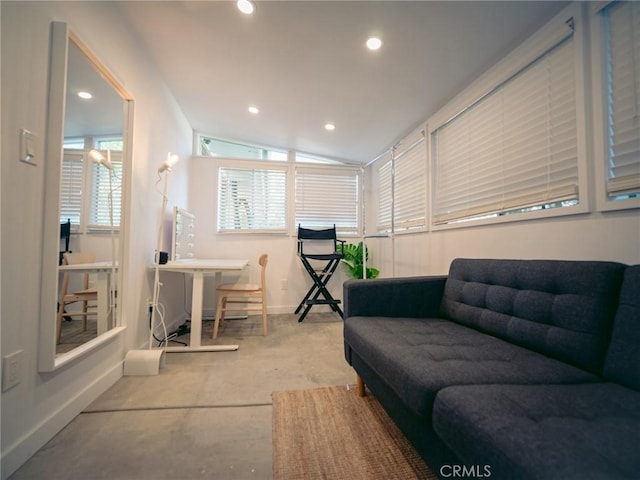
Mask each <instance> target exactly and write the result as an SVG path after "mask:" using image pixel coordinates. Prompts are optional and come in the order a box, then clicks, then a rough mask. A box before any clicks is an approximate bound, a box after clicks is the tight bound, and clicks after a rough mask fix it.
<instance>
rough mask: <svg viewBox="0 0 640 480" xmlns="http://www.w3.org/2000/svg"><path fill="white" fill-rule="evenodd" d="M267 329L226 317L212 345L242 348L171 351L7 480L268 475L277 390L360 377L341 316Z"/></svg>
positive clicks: (276, 323) (275, 319) (286, 319)
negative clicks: (350, 359)
mask: <svg viewBox="0 0 640 480" xmlns="http://www.w3.org/2000/svg"><path fill="white" fill-rule="evenodd" d="M208 323H209V324H210V323H211V322H205V324H204V326H203V330H204V331H205V332H204V334H207V331H208V332H210V331H211V330H210V328H211V326H210V325H208ZM269 327H270V330H269V335H268V336H267V337H263V336H262V328H261V322H260V319H259V317H250V318H249V319H246V320H230V321H227V322H226V323H225V325H224V330H223V329H222V327H221V331H220V335H219V338H218V339H217V340H216V343H234V344H238V345H239V350H238V351H235V352H202V353H170V354H167V358H166V364H165V367H164V368H163V369H162V370H161V371H160V375H157V376H147V377H123V378H121V379H120V380H119V381H118V382H116V384H115V385H113V386H112V387H111V388H110V389H109V390H108V391H107V392H105V393H104V394H103V395H102V396H100V397H99V398H98V399H97V400H96V401H95V402H93V403H92V404H91V405H90V406H89V407H87V409H86V410H85V411H84V412H83V413H81V414H80V415H79V416H78V417H76V418H75V419H74V420H73V421H72V422H71V423H70V424H69V425H67V427H66V428H64V429H63V430H62V431H61V432H60V433H58V435H56V436H55V437H54V438H53V439H52V440H51V441H50V442H49V443H47V444H46V445H45V446H44V447H43V448H42V449H40V450H39V451H38V452H37V453H36V454H35V455H34V456H33V457H32V458H31V459H29V461H27V462H26V463H25V464H24V465H23V466H22V467H21V468H20V469H19V470H18V471H16V472H15V473H14V474H13V475H12V476H11V477H10V479H11V480H22V479H38V480H40V479H47V480H63V479H71V480H90V479H109V480H121V479H135V480H138V479H140V480H146V479H149V480H151V479H153V480H160V479H171V480H174V479H175V480H191V479H241V480H244V479H257V480H258V479H259V480H263V479H270V478H272V442H271V414H272V412H271V393H272V392H274V391H278V390H296V389H303V388H314V387H319V386H325V385H339V384H347V383H353V382H354V381H355V374H354V372H353V370H351V368H350V367H349V366H348V364H347V363H346V361H345V360H344V354H343V345H342V320H341V319H340V318H339V317H338V316H337V315H336V314H334V313H326V314H324V313H310V314H309V315H308V316H307V318H306V319H305V321H304V322H303V323H301V324H299V323H298V322H297V318H296V317H295V316H294V315H270V316H269ZM204 334H203V340H204ZM207 343H208V342H207Z"/></svg>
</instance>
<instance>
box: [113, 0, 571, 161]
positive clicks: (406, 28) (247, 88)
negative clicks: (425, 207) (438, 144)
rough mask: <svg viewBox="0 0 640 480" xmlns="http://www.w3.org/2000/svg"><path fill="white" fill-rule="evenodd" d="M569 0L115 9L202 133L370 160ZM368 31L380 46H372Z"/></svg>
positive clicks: (176, 4)
mask: <svg viewBox="0 0 640 480" xmlns="http://www.w3.org/2000/svg"><path fill="white" fill-rule="evenodd" d="M567 3H568V2H559V1H546V2H545V1H490V2H483V1H471V2H466V1H446V2H436V1H413V2H403V1H260V0H257V1H256V5H257V8H256V11H255V13H254V14H252V15H245V14H242V13H240V12H239V11H238V9H237V8H236V5H235V2H233V1H159V2H154V1H142V2H132V1H127V2H120V3H118V7H119V8H121V10H122V13H123V15H124V16H125V19H126V20H125V21H126V22H128V23H129V25H127V28H130V29H131V30H132V31H133V32H134V34H135V35H137V36H138V37H139V39H140V41H141V42H142V44H143V46H144V47H145V48H146V49H147V51H148V53H149V56H150V57H151V59H152V60H153V62H154V63H155V64H156V65H157V67H158V69H159V70H160V72H161V75H162V76H163V77H164V80H165V81H166V83H167V85H168V87H169V88H170V89H171V91H172V93H173V95H174V96H175V98H176V99H177V102H178V104H179V105H180V107H181V108H182V110H183V111H184V114H185V115H186V117H187V119H188V120H189V122H190V123H191V125H192V127H193V128H194V129H195V130H196V131H198V132H202V133H206V134H209V135H212V136H216V137H219V138H223V139H229V140H235V141H240V142H245V143H252V144H257V145H263V146H270V147H276V148H284V149H287V148H294V149H297V150H300V151H302V152H306V153H312V154H318V155H325V156H329V157H332V158H337V159H344V160H349V161H352V162H360V163H366V162H368V161H370V160H372V159H373V158H374V157H376V156H377V155H378V154H380V153H381V152H383V151H384V150H386V149H388V148H389V147H390V146H391V145H393V143H394V142H395V141H397V140H398V139H399V138H401V137H402V136H403V135H404V134H406V133H408V132H409V131H410V130H412V129H413V128H415V127H416V126H417V125H419V124H420V123H421V122H424V121H425V120H426V119H427V118H428V117H429V116H430V115H431V114H433V113H435V111H437V109H438V108H440V107H442V106H443V105H444V104H445V103H446V102H447V101H448V100H450V99H451V98H452V97H453V96H454V95H456V94H457V93H458V92H459V91H460V90H462V89H463V88H464V87H465V86H467V85H468V84H469V83H470V82H471V81H472V80H473V79H474V78H475V77H477V76H478V75H480V74H481V73H483V72H484V71H486V70H487V69H488V68H489V67H491V66H492V65H493V64H494V63H495V62H497V61H498V60H499V59H500V58H502V57H503V56H504V55H506V54H507V53H508V52H509V51H511V50H512V49H513V48H514V47H516V46H517V45H518V44H519V43H520V42H522V41H523V40H524V39H526V38H527V37H528V36H529V35H531V34H532V33H534V32H535V31H536V30H537V29H538V28H539V27H540V26H541V25H543V24H544V23H545V22H546V21H547V20H548V19H550V18H551V17H553V16H554V15H555V14H556V13H558V12H559V11H560V10H561V9H562V8H563V7H564V6H566V4H567ZM370 35H377V36H379V37H380V38H381V39H382V41H383V45H382V48H381V49H380V50H377V51H369V50H367V48H366V47H365V41H366V40H367V38H368V37H369V36H370ZM250 105H253V106H256V107H258V108H259V109H260V113H259V114H257V115H255V114H251V113H249V112H248V111H247V108H248V107H249V106H250ZM327 122H331V123H334V124H335V126H336V128H335V130H334V131H327V130H325V128H324V125H325V123H327Z"/></svg>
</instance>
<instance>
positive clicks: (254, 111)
mask: <svg viewBox="0 0 640 480" xmlns="http://www.w3.org/2000/svg"><path fill="white" fill-rule="evenodd" d="M247 110H249V113H253V114H254V115H257V114H259V113H260V109H259V108H258V107H255V106H253V105H251V106H250V107H249V108H248V109H247Z"/></svg>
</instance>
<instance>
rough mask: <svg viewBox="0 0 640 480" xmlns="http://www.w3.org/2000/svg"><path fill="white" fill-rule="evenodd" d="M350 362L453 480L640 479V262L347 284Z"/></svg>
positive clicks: (474, 267) (532, 265) (508, 265)
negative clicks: (489, 479) (466, 479)
mask: <svg viewBox="0 0 640 480" xmlns="http://www.w3.org/2000/svg"><path fill="white" fill-rule="evenodd" d="M343 298H344V307H345V308H344V344H345V356H346V359H347V361H348V362H349V364H350V365H351V366H352V367H353V368H354V369H355V371H356V373H357V375H358V382H359V384H360V385H362V384H363V383H364V384H366V386H367V387H368V388H369V390H370V391H371V392H372V393H373V394H374V396H375V397H376V398H377V399H378V400H379V401H380V403H381V404H382V406H383V407H384V408H385V410H386V411H387V412H388V413H389V415H390V416H391V418H393V420H394V421H395V423H396V424H397V425H398V426H399V427H400V429H401V430H402V431H403V432H404V433H405V435H406V436H407V438H408V439H409V440H410V441H411V442H412V444H413V445H414V446H415V447H416V449H417V450H418V452H419V453H420V455H421V456H422V457H423V458H424V459H425V461H426V462H427V464H428V465H429V466H430V467H431V469H432V470H433V472H434V473H436V474H437V475H439V476H440V477H441V478H453V477H457V478H461V477H466V478H480V477H490V478H492V479H499V478H504V479H510V480H511V479H525V478H536V479H545V480H546V479H554V478H557V479H563V480H564V479H573V478H575V479H586V478H594V479H595V478H597V479H601V478H640V265H636V266H626V265H623V264H620V263H614V262H594V261H560V260H495V259H456V260H454V261H453V262H452V264H451V267H450V271H449V274H448V275H447V276H440V277H412V278H392V279H376V280H351V281H348V282H345V284H344V297H343Z"/></svg>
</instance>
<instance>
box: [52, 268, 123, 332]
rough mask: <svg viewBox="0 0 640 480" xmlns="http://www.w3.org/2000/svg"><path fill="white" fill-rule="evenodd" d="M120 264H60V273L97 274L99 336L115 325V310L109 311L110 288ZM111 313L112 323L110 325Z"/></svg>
mask: <svg viewBox="0 0 640 480" xmlns="http://www.w3.org/2000/svg"><path fill="white" fill-rule="evenodd" d="M117 269H118V264H117V263H116V265H115V266H114V265H113V264H112V263H111V262H110V261H107V262H92V263H77V264H74V265H60V266H59V267H58V271H59V272H60V273H65V272H69V273H95V274H96V285H95V286H96V290H97V291H98V302H97V303H98V305H97V312H96V313H97V317H98V318H97V320H96V326H97V329H98V336H100V335H102V334H103V333H105V332H106V331H108V330H109V329H110V328H111V327H115V325H113V323H114V322H115V312H109V308H110V305H109V298H110V295H109V289H110V288H111V274H112V272H114V271H117ZM109 313H111V319H112V320H111V323H112V325H109Z"/></svg>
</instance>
